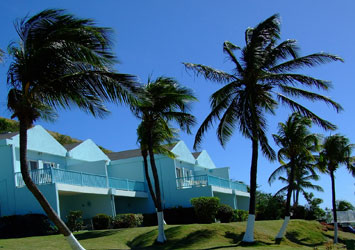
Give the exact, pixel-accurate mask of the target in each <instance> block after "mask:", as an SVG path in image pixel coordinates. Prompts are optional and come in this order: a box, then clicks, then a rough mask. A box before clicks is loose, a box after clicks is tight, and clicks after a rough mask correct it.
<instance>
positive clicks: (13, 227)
mask: <svg viewBox="0 0 355 250" xmlns="http://www.w3.org/2000/svg"><path fill="white" fill-rule="evenodd" d="M57 232H58V230H57V228H56V227H55V226H53V225H52V224H51V222H50V220H49V219H48V217H47V216H46V215H43V214H26V215H12V216H5V217H1V218H0V238H21V237H29V236H42V235H49V234H54V233H57Z"/></svg>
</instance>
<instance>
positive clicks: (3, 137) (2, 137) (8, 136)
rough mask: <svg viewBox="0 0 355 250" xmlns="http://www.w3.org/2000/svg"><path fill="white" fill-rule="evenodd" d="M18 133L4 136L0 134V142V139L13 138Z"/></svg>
mask: <svg viewBox="0 0 355 250" xmlns="http://www.w3.org/2000/svg"><path fill="white" fill-rule="evenodd" d="M18 134H19V132H11V133H5V134H0V140H2V139H10V138H12V137H14V136H15V135H18Z"/></svg>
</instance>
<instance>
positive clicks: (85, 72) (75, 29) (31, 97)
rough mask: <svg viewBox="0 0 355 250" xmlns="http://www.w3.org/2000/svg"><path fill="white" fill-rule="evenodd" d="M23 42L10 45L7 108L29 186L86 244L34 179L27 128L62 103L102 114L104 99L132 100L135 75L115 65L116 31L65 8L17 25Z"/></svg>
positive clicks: (51, 213) (52, 215)
mask: <svg viewBox="0 0 355 250" xmlns="http://www.w3.org/2000/svg"><path fill="white" fill-rule="evenodd" d="M16 30H17V33H18V34H19V37H20V41H19V42H18V43H12V44H10V46H9V54H10V56H11V57H12V59H13V61H12V63H11V64H10V67H9V70H8V75H7V77H8V78H7V82H8V85H10V88H11V89H10V91H9V94H8V108H9V110H10V111H12V113H13V115H12V118H15V117H17V119H18V120H19V127H20V165H21V173H22V177H23V180H24V182H25V184H26V186H27V188H28V189H29V190H30V191H31V192H32V194H33V195H34V196H35V197H36V199H37V200H38V202H39V203H40V205H41V206H42V208H43V210H44V211H45V212H46V213H47V215H48V217H49V218H50V219H51V220H52V221H53V223H54V224H55V225H56V226H57V227H58V229H59V231H60V232H61V233H62V234H63V235H64V236H65V237H66V239H67V240H68V242H69V244H70V245H71V247H72V249H84V248H83V247H82V246H81V245H80V244H79V242H78V241H77V240H76V239H75V238H74V237H73V234H72V233H71V232H70V230H69V229H68V227H67V226H66V225H65V223H63V221H62V220H61V219H60V218H59V217H58V215H57V214H56V213H55V211H54V210H53V208H52V207H51V206H50V204H49V203H48V201H47V200H46V198H45V197H44V196H43V194H42V193H41V192H40V191H39V189H38V188H37V186H36V185H35V184H34V182H33V181H32V180H31V177H30V175H29V170H28V168H27V155H26V152H27V129H28V128H30V127H31V126H32V125H33V124H34V122H35V121H37V120H38V119H40V118H42V119H50V118H52V117H53V116H52V115H53V114H54V113H55V110H56V109H57V108H70V106H71V105H76V106H77V107H79V108H80V109H82V110H83V111H86V112H88V113H91V114H92V115H94V116H98V117H101V116H103V115H105V114H106V113H107V112H108V111H107V109H106V108H105V106H104V104H103V102H104V101H117V102H120V101H128V100H130V99H131V91H133V90H134V82H133V80H134V79H133V77H131V76H129V75H124V74H118V73H116V72H114V71H113V70H112V66H113V64H114V62H115V59H114V55H113V53H112V49H111V41H110V34H111V30H110V29H107V28H101V27H97V26H95V24H94V22H93V21H92V20H90V19H79V18H76V17H74V16H73V15H71V14H67V13H66V12H65V11H64V10H53V9H49V10H45V11H42V12H40V13H38V14H37V15H34V16H33V17H31V18H25V19H23V20H21V21H20V22H18V23H17V24H16Z"/></svg>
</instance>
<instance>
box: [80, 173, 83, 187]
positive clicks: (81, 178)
mask: <svg viewBox="0 0 355 250" xmlns="http://www.w3.org/2000/svg"><path fill="white" fill-rule="evenodd" d="M80 180H81V186H83V173H82V172H80Z"/></svg>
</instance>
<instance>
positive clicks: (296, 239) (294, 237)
mask: <svg viewBox="0 0 355 250" xmlns="http://www.w3.org/2000/svg"><path fill="white" fill-rule="evenodd" d="M285 237H286V238H287V239H288V240H289V241H291V242H293V243H296V244H298V245H302V246H307V247H316V246H320V245H323V243H324V242H323V241H320V242H318V243H307V241H309V240H310V238H308V237H306V238H301V237H300V233H299V232H297V231H291V232H287V233H286V235H285Z"/></svg>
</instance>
